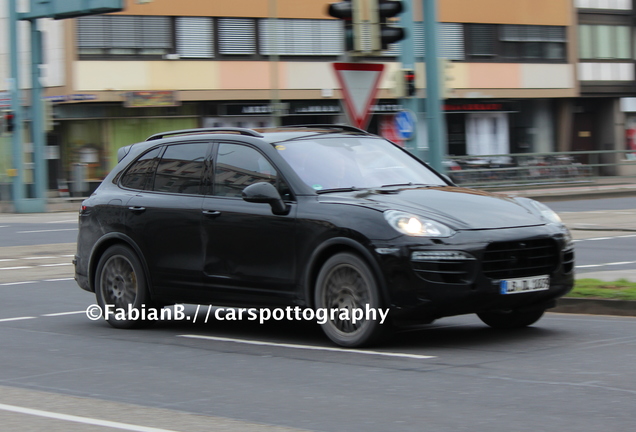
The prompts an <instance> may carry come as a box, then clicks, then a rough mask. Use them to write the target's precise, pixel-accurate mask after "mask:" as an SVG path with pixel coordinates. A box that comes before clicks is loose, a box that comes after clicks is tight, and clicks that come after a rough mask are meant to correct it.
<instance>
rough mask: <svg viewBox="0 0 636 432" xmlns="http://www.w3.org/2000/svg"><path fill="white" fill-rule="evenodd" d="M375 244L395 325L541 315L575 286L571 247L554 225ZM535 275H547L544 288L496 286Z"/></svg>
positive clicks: (404, 238) (566, 235)
mask: <svg viewBox="0 0 636 432" xmlns="http://www.w3.org/2000/svg"><path fill="white" fill-rule="evenodd" d="M374 246H375V251H374V252H375V254H376V257H377V259H378V263H379V265H380V268H381V271H382V274H383V276H384V281H385V286H386V291H387V293H386V294H387V296H388V298H389V299H390V303H391V306H392V309H393V314H394V317H396V318H398V319H399V318H400V317H403V318H405V319H408V320H421V321H423V322H426V321H432V320H435V319H437V318H441V317H444V316H452V315H461V314H469V313H478V312H485V311H495V310H514V309H532V308H544V309H545V308H548V307H552V306H553V305H554V300H555V299H557V298H558V297H561V296H563V295H565V294H567V293H568V292H569V291H570V290H571V289H572V286H573V284H574V249H573V245H572V244H571V243H570V242H569V235H568V233H567V230H566V229H565V228H564V227H561V226H556V225H544V226H537V227H526V228H509V229H496V230H475V231H462V232H458V233H457V234H455V235H454V236H453V237H451V238H445V239H417V238H413V237H406V236H404V237H400V239H399V241H398V242H395V243H390V244H389V243H381V244H380V243H378V244H375V245H374ZM540 275H549V277H550V287H549V289H547V290H543V291H532V292H524V293H517V294H502V293H501V290H500V282H501V280H508V279H515V278H522V277H523V278H525V277H533V276H540Z"/></svg>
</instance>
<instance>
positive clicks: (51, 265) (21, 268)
mask: <svg viewBox="0 0 636 432" xmlns="http://www.w3.org/2000/svg"><path fill="white" fill-rule="evenodd" d="M70 265H73V263H70V262H69V263H56V264H39V265H34V266H16V267H0V270H24V269H32V268H38V267H60V266H70Z"/></svg>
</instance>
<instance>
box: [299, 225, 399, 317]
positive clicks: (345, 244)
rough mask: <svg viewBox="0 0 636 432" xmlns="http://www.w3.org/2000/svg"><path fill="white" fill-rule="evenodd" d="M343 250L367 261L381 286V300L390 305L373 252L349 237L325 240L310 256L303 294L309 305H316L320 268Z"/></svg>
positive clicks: (384, 282)
mask: <svg viewBox="0 0 636 432" xmlns="http://www.w3.org/2000/svg"><path fill="white" fill-rule="evenodd" d="M341 252H350V253H353V254H355V255H358V256H359V257H360V258H362V259H363V260H364V261H365V262H366V264H367V265H368V266H369V268H370V270H371V272H372V273H373V276H374V277H375V278H376V281H377V283H378V287H379V288H380V296H381V300H382V302H383V303H384V304H385V305H387V306H388V305H389V301H390V296H389V292H388V287H387V284H386V281H385V279H384V276H383V274H382V271H381V270H380V268H379V266H378V265H377V261H376V260H375V259H374V257H373V254H372V253H371V252H370V251H369V250H368V249H367V248H365V247H364V246H363V245H362V244H360V243H359V242H357V241H356V240H353V239H351V238H347V237H335V238H331V239H329V240H327V241H325V242H324V243H322V244H321V245H320V246H318V247H317V248H316V250H314V253H313V254H312V255H311V257H310V258H309V261H308V265H307V266H306V270H305V274H304V277H303V295H304V298H305V302H306V303H307V305H308V306H309V307H314V306H315V305H314V292H315V289H316V286H315V285H316V280H317V278H318V273H319V272H320V269H321V268H322V266H323V265H324V263H325V262H326V261H327V260H328V259H329V258H331V257H332V256H334V255H335V254H338V253H341Z"/></svg>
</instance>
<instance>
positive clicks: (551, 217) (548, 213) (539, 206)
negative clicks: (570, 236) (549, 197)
mask: <svg viewBox="0 0 636 432" xmlns="http://www.w3.org/2000/svg"><path fill="white" fill-rule="evenodd" d="M532 205H533V206H534V208H535V209H536V210H537V211H538V212H539V213H540V214H541V216H543V218H544V219H545V220H547V221H548V222H552V223H555V224H559V225H563V221H562V220H561V218H560V217H559V215H558V214H556V212H555V211H554V210H552V209H551V208H550V207H548V206H547V205H545V204H543V203H540V202H539V201H532Z"/></svg>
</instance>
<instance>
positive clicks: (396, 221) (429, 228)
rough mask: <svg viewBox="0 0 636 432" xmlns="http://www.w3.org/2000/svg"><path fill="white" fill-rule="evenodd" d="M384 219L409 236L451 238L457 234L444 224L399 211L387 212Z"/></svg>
mask: <svg viewBox="0 0 636 432" xmlns="http://www.w3.org/2000/svg"><path fill="white" fill-rule="evenodd" d="M384 218H385V219H386V221H387V222H388V223H389V225H391V226H392V227H393V228H395V229H396V230H397V231H399V232H401V233H402V234H406V235H409V236H415V237H450V236H452V235H453V234H455V231H453V230H452V229H450V228H449V227H447V226H446V225H444V224H441V223H439V222H435V221H433V220H430V219H424V218H422V217H421V216H416V215H414V214H410V213H406V212H402V211H398V210H387V211H385V212H384Z"/></svg>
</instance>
